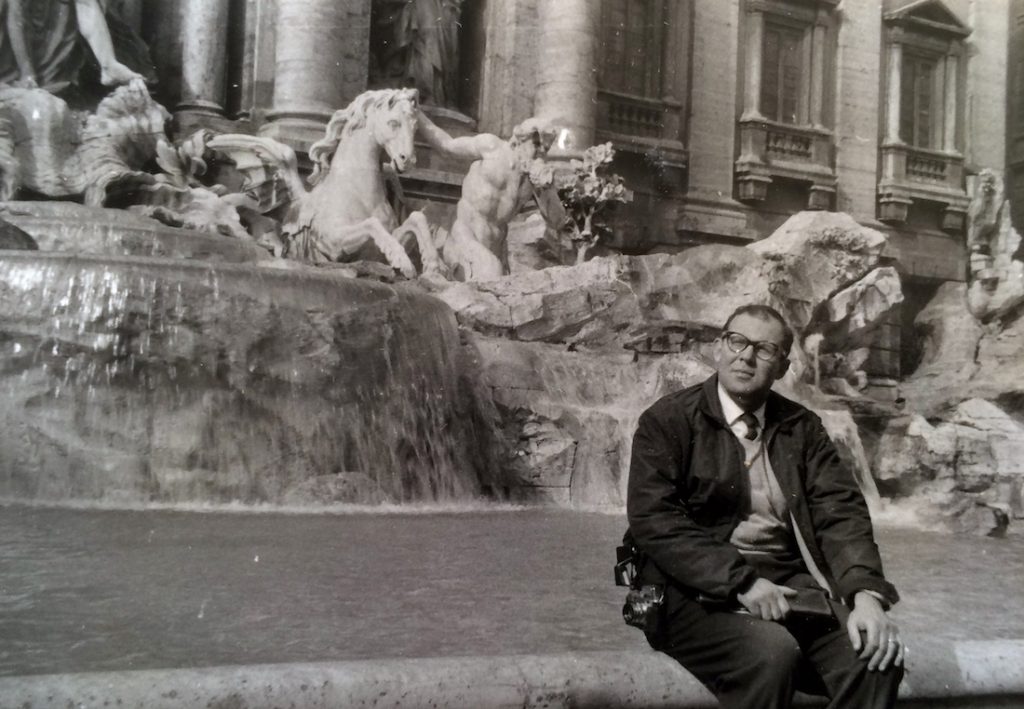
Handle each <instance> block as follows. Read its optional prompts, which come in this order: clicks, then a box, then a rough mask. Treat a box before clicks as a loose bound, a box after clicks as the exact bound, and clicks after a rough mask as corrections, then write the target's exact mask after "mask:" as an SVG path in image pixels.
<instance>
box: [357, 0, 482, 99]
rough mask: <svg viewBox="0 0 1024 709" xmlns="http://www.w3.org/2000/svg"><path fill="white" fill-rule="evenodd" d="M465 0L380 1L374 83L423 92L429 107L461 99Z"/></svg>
mask: <svg viewBox="0 0 1024 709" xmlns="http://www.w3.org/2000/svg"><path fill="white" fill-rule="evenodd" d="M462 3H463V0H375V1H374V7H373V15H374V28H373V45H374V46H373V49H374V54H375V58H376V62H377V67H376V72H375V73H376V76H375V79H376V80H378V81H381V82H382V83H384V84H387V85H393V86H404V87H410V88H416V89H419V92H420V99H421V100H422V101H423V102H424V103H431V104H434V105H437V106H452V105H454V104H455V102H456V101H457V100H458V70H459V18H460V16H461V14H462Z"/></svg>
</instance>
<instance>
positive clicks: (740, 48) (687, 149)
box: [121, 0, 1024, 378]
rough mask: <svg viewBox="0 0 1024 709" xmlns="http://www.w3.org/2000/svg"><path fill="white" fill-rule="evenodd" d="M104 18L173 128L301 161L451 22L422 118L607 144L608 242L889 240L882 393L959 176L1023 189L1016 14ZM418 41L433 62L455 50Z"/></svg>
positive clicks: (312, 10)
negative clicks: (233, 135) (121, 37)
mask: <svg viewBox="0 0 1024 709" xmlns="http://www.w3.org/2000/svg"><path fill="white" fill-rule="evenodd" d="M121 4H122V5H124V6H125V9H126V10H127V11H128V12H127V14H128V15H133V16H134V17H135V21H136V22H138V25H139V29H140V31H141V32H142V34H143V36H145V37H146V38H147V39H148V41H149V44H150V47H151V50H152V53H153V57H154V61H155V64H156V66H157V69H158V74H159V75H160V77H161V84H160V88H159V91H160V93H161V96H160V98H161V99H162V100H163V102H164V103H165V105H167V106H168V107H170V108H172V109H173V112H174V114H175V125H176V127H177V129H178V130H179V131H180V132H183V133H184V132H187V131H188V130H189V129H191V128H192V127H195V126H197V125H202V126H208V127H212V128H214V129H218V130H232V131H243V132H253V133H261V134H264V135H269V136H272V137H274V138H278V139H280V140H282V141H284V142H287V143H289V144H291V145H293V146H294V147H296V148H298V149H299V150H302V149H304V148H306V147H308V145H309V144H310V143H311V142H312V141H313V140H315V139H318V138H319V137H320V136H321V135H322V130H323V126H324V124H325V123H326V121H327V119H328V118H329V117H330V115H331V113H332V112H333V111H334V110H336V109H338V108H340V107H342V106H344V105H345V104H346V103H347V102H348V101H349V100H351V99H352V98H354V97H355V96H356V95H357V94H359V93H360V92H361V91H363V90H365V89H367V88H369V87H373V86H377V85H385V84H386V83H387V82H388V81H391V82H394V81H395V79H396V77H400V76H401V72H402V69H401V67H400V68H399V69H398V70H397V73H395V72H394V71H391V69H389V67H392V66H393V65H394V59H395V57H396V53H395V52H396V51H397V50H399V49H402V48H403V47H405V45H403V44H402V43H403V42H404V41H406V40H403V39H402V38H401V37H403V36H405V37H407V36H408V34H406V35H402V33H401V32H399V33H398V34H395V29H396V28H399V29H401V27H406V28H407V29H408V28H409V27H413V29H415V24H416V22H417V16H416V15H415V12H416V11H422V13H425V14H422V15H421V16H420V20H419V22H420V26H419V30H418V31H420V32H421V35H420V36H421V38H422V37H424V36H428V35H426V34H422V33H423V31H424V30H423V27H422V25H423V19H422V18H423V17H426V18H430V17H435V18H437V21H438V22H449V23H452V24H451V25H450V27H452V28H455V29H454V32H455V35H453V36H455V37H456V39H455V40H454V41H455V43H456V44H455V46H456V48H457V55H458V60H457V65H456V64H454V63H453V62H454V60H451V61H449V64H448V66H445V67H443V69H444V71H447V72H450V73H451V74H452V75H453V76H452V77H448V78H449V79H453V80H450V81H447V83H445V81H440V82H439V83H437V84H436V85H435V84H431V80H430V78H429V77H428V78H427V79H425V80H424V81H426V82H427V86H425V87H423V88H422V89H421V91H422V93H424V95H425V96H428V97H430V98H428V100H427V103H428V104H432V105H429V106H428V108H427V110H428V111H430V112H431V114H432V115H433V116H434V118H435V120H436V122H438V123H439V124H441V125H443V126H444V127H446V128H447V129H448V130H449V131H451V132H453V133H459V132H464V133H469V132H473V131H480V132H490V133H496V134H498V135H502V136H508V135H509V134H510V133H511V129H512V127H513V126H514V125H515V124H516V123H518V122H519V121H521V120H523V119H525V118H527V117H529V116H531V115H537V116H541V117H544V118H548V119H550V120H552V121H554V122H556V123H558V124H559V125H561V126H564V127H566V128H567V129H569V133H568V140H567V141H565V143H564V144H563V146H562V147H563V148H565V150H566V151H567V152H569V153H571V152H572V151H573V150H574V149H580V148H582V147H585V146H586V145H589V144H593V143H595V142H605V141H611V142H612V143H613V144H614V146H615V148H616V150H617V157H616V170H617V171H618V172H619V173H620V174H622V175H623V176H624V177H626V179H627V183H628V184H629V186H630V187H631V188H632V189H633V190H634V193H635V199H634V201H633V202H632V203H631V204H630V205H628V206H627V207H626V208H624V209H622V210H620V212H619V214H618V217H617V222H618V223H617V229H616V237H615V238H616V242H615V243H614V244H613V246H614V247H615V248H618V249H620V250H623V251H626V252H629V253H647V252H652V251H672V250H679V249H683V248H688V247H690V246H693V245H697V244H701V243H707V242H726V243H735V244H743V243H747V242H749V241H752V240H756V239H759V238H763V237H765V236H767V235H768V234H770V233H771V232H772V231H773V230H774V229H775V228H776V227H777V226H778V225H779V224H781V223H782V222H783V221H784V220H785V219H786V218H787V217H788V216H789V215H790V214H792V213H794V212H796V211H799V210H802V209H825V210H838V211H843V212H847V213H849V214H851V215H852V216H854V217H855V218H856V219H857V220H858V221H860V222H862V223H864V224H868V225H871V226H873V227H875V228H878V229H880V230H882V231H884V232H886V233H887V234H888V235H889V237H890V243H889V247H888V252H887V254H886V256H887V257H888V258H889V259H891V261H892V262H893V263H894V264H895V265H896V266H897V267H898V268H899V270H900V272H901V274H902V276H903V282H904V290H905V294H906V296H907V304H906V307H905V308H904V314H903V319H904V322H903V323H900V322H895V321H894V322H893V323H892V326H891V332H889V334H887V335H884V336H883V337H882V338H881V339H880V341H879V347H878V350H877V352H876V353H875V355H873V362H872V363H871V364H870V371H869V374H874V375H876V376H877V377H880V378H885V377H894V376H896V375H897V374H898V372H899V370H900V366H901V362H900V357H901V355H900V350H901V348H900V343H899V333H900V331H901V330H904V331H905V330H906V328H907V327H909V321H910V320H911V319H912V317H913V315H914V314H915V313H916V312H917V310H918V309H919V308H920V307H921V306H922V305H923V303H924V302H925V301H926V300H927V298H928V297H929V296H930V294H931V293H932V292H933V291H934V289H935V288H936V287H937V284H939V283H941V282H945V281H949V280H963V279H964V277H965V274H966V257H965V247H964V241H965V240H964V231H965V220H966V213H967V207H968V203H969V200H970V193H971V187H972V176H973V175H975V174H976V173H977V172H978V171H979V170H981V169H983V168H994V169H997V170H999V171H1003V170H1004V169H1006V170H1007V172H1008V174H1009V177H1010V185H1011V187H1010V189H1011V192H1012V191H1014V190H1015V191H1018V192H1022V194H1024V178H1021V179H1017V180H1016V181H1014V179H1013V178H1014V177H1015V176H1017V175H1024V105H1022V104H1021V102H1022V101H1024V98H1022V97H1024V91H1022V90H1020V89H1021V88H1022V87H1024V83H1022V82H1024V78H1022V77H1024V0H372V2H371V0H181V2H177V3H168V2H164V1H162V0H122V3H121ZM400 23H405V25H401V24H400ZM435 29H436V28H435ZM429 36H431V37H433V35H429ZM396 37H398V39H395V38H396ZM432 41H435V44H434V45H431V46H429V47H428V49H431V50H436V51H435V52H434V53H435V54H438V56H441V57H442V59H435V61H434V64H435V66H438V65H439V64H440V63H441V61H442V60H443V58H444V56H445V52H448V51H449V50H450V49H451V46H452V40H451V38H450V37H448V36H447V35H445V36H443V37H442V36H438V37H434V40H432ZM445 42H447V44H445ZM439 48H440V49H439ZM1008 65H1009V66H1008ZM1008 69H1009V82H1008ZM441 79H444V77H441ZM1008 92H1010V93H1011V94H1012V95H1011V96H1010V99H1011V100H1010V101H1009V103H1008V101H1007V99H1008ZM464 168H465V166H464V165H462V166H460V165H457V164H451V163H450V162H445V161H444V160H442V159H440V158H439V157H437V156H433V155H431V154H430V153H429V151H428V150H426V148H425V147H424V149H423V154H422V155H421V159H420V164H419V167H418V168H417V169H416V170H413V171H411V172H410V173H409V174H408V175H406V176H405V177H404V182H405V191H406V194H407V195H409V196H411V197H412V199H414V200H418V201H419V203H420V204H423V203H425V202H429V203H432V204H434V205H436V209H438V210H440V212H439V213H443V212H444V210H445V209H449V208H450V205H451V204H452V203H453V202H454V201H455V200H456V199H457V197H458V190H459V184H460V182H461V176H462V171H463V170H464ZM1017 205H1018V209H1021V208H1024V199H1018V200H1017ZM902 349H903V355H902V357H903V359H904V361H903V362H902V365H903V367H904V368H906V367H907V366H909V365H910V364H911V363H910V362H909V361H908V357H909V358H912V356H913V355H912V353H910V354H908V353H907V348H906V347H904V348H902Z"/></svg>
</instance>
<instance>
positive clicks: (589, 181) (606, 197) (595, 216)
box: [555, 143, 633, 264]
mask: <svg viewBox="0 0 1024 709" xmlns="http://www.w3.org/2000/svg"><path fill="white" fill-rule="evenodd" d="M614 157H615V150H613V149H612V144H611V143H604V144H602V145H594V146H592V147H590V148H587V149H586V151H584V153H583V159H582V160H572V161H570V163H569V169H568V170H566V171H564V172H563V171H561V170H559V171H557V172H556V174H555V184H556V187H557V188H558V196H559V197H560V198H561V200H562V205H563V206H564V207H565V211H566V217H567V218H566V221H567V226H568V229H567V230H566V231H565V232H563V234H564V237H563V238H567V239H568V242H569V243H568V244H566V246H569V247H570V248H572V249H575V251H576V263H578V264H579V263H583V262H584V261H585V260H586V258H587V252H589V251H590V250H591V249H592V248H594V246H596V245H597V243H598V241H600V240H601V237H602V236H605V235H607V234H610V233H611V228H610V227H609V226H608V225H607V223H606V221H605V220H606V218H607V217H608V216H609V215H610V213H611V210H612V208H613V207H614V204H615V203H616V202H630V201H632V200H633V192H632V191H630V190H628V189H626V187H625V185H623V183H622V178H621V177H620V176H619V175H616V174H614V173H610V172H609V171H608V166H609V165H611V162H612V158H614Z"/></svg>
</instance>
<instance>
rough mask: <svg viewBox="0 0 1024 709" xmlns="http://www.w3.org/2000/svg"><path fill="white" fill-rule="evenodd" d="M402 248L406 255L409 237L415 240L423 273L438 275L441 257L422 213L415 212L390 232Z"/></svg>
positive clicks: (428, 224)
mask: <svg viewBox="0 0 1024 709" xmlns="http://www.w3.org/2000/svg"><path fill="white" fill-rule="evenodd" d="M391 233H392V235H393V236H395V237H396V238H397V239H398V241H399V243H401V244H402V247H403V248H404V249H405V251H406V252H407V253H408V251H409V249H408V245H409V240H410V237H411V238H414V239H416V246H417V247H418V248H419V252H420V264H421V265H422V267H423V273H425V274H426V273H440V271H441V257H440V256H439V255H438V253H437V246H435V245H434V240H433V238H432V237H431V235H430V223H429V222H428V221H427V217H426V216H425V215H424V214H423V212H421V211H419V210H416V211H415V212H413V213H412V214H410V215H409V218H408V219H406V220H405V221H404V222H402V225H401V226H399V227H398V228H397V229H395V230H394V231H393V232H391Z"/></svg>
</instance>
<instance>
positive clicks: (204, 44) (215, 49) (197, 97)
mask: <svg viewBox="0 0 1024 709" xmlns="http://www.w3.org/2000/svg"><path fill="white" fill-rule="evenodd" d="M227 23H228V0H181V40H182V65H181V99H180V101H179V102H178V105H177V107H176V110H178V111H185V112H189V113H199V114H213V115H221V114H223V113H224V97H225V88H226V84H225V77H226V75H227Z"/></svg>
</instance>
